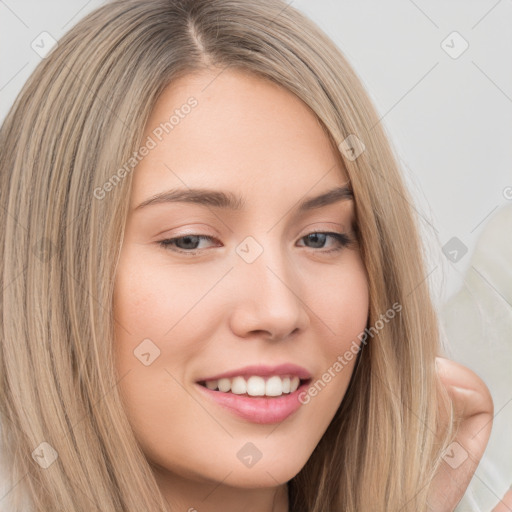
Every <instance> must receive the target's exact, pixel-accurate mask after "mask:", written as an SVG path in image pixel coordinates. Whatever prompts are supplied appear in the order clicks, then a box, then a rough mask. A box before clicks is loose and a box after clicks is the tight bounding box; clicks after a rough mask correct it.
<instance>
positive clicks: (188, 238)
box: [177, 235, 199, 249]
mask: <svg viewBox="0 0 512 512" xmlns="http://www.w3.org/2000/svg"><path fill="white" fill-rule="evenodd" d="M181 241H182V243H180V240H178V241H177V243H178V245H185V247H181V248H182V249H197V245H198V243H199V237H198V236H196V235H188V236H183V237H181ZM190 241H192V245H193V247H190V245H188V244H187V242H188V243H190Z"/></svg>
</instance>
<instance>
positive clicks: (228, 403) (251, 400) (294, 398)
mask: <svg viewBox="0 0 512 512" xmlns="http://www.w3.org/2000/svg"><path fill="white" fill-rule="evenodd" d="M237 375H240V374H237ZM253 375H254V374H253ZM208 380H209V379H208ZM308 386H309V380H308V381H307V382H304V383H303V384H302V385H301V386H299V387H298V388H297V389H296V390H295V391H294V392H293V393H288V394H286V395H281V396H276V397H266V396H258V397H251V396H244V395H236V394H234V393H223V392H222V391H213V390H211V389H208V388H207V387H204V386H201V385H200V384H198V387H199V388H200V389H201V392H202V393H206V396H208V397H209V398H211V399H213V400H215V401H216V402H217V403H218V404H220V405H221V406H222V407H225V408H226V409H228V410H229V411H230V412H232V413H234V414H236V415H237V416H239V417H241V418H244V419H246V420H248V421H251V422H253V423H260V424H268V423H279V422H281V421H284V420H285V419H286V418H288V416H290V415H291V414H293V413H294V412H296V411H297V410H298V409H299V408H300V406H301V405H302V403H301V402H300V401H299V395H300V393H302V392H303V391H305V390H306V389H307V388H308Z"/></svg>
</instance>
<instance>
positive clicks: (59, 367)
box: [0, 0, 451, 512]
mask: <svg viewBox="0 0 512 512" xmlns="http://www.w3.org/2000/svg"><path fill="white" fill-rule="evenodd" d="M207 67H214V68H215V69H218V70H219V72H222V70H224V69H226V68H227V67H232V68H238V69H242V70H246V71H247V72H251V73H255V74H257V75H258V76H262V77H265V78H267V79H268V80H272V81H274V82H276V83H278V84H280V85H281V86H283V87H285V88H286V89H288V90H289V91H291V92H292V93H294V94H295V95H297V96H298V97H299V98H300V99H301V100H302V101H303V102H304V103H306V104H307V105H308V106H309V107H310V108H311V109H312V110H313V111H314V112H315V113H316V115H317V116H318V118H319V120H320V121H321V123H322V124H323V126H324V128H325V131H326V133H327V135H328V136H329V137H330V139H331V140H332V143H333V145H334V146H335V147H340V148H343V147H344V146H343V145H341V146H340V144H342V143H343V141H345V139H346V138H347V137H348V136H349V135H355V136H356V137H357V138H358V139H359V140H360V141H362V142H363V143H364V146H365V149H364V151H363V152H362V153H361V154H360V155H359V156H358V157H357V158H355V159H354V158H351V157H350V154H348V153H347V152H346V151H343V150H342V149H340V150H339V151H340V155H341V157H342V158H343V162H344V164H345V168H346V170H347V173H348V176H349V179H350V183H351V185H352V190H353V193H354V198H355V207H356V216H357V224H358V231H359V237H360V246H361V252H362V257H363V261H364V264H365V266H366V269H367V273H368V277H369V291H370V308H369V315H368V326H369V327H371V326H373V325H375V323H376V322H378V320H379V319H380V318H381V314H383V313H384V312H386V311H387V310H389V309H390V307H391V305H392V304H395V303H398V304H400V305H401V306H402V308H401V311H400V313H399V314H397V315H396V317H395V318H394V319H393V320H392V321H390V322H388V323H387V324H386V326H385V328H383V329H380V330H378V332H377V333H376V334H374V335H373V336H372V337H371V339H369V340H368V342H367V343H366V344H365V346H364V348H363V350H362V351H361V352H360V353H359V355H358V361H357V366H356V369H355V371H354V374H353V376H352V379H351V382H350V385H349V389H348V390H347V393H346V395H345V397H344V400H343V402H342V404H341V406H340V408H339V410H338V411H337V413H336V415H335V417H334V419H333V421H332V423H331V424H330V425H329V427H328V429H327V431H326V432H325V434H324V436H323V437H322V439H321V440H320V442H319V444H318V446H317V447H316V449H315V450H314V452H313V453H312V455H311V457H310V459H309V460H308V462H307V463H306V465H305V466H304V467H303V468H302V469H301V470H300V472H299V473H298V474H297V475H296V477H295V478H293V479H292V480H291V481H290V482H289V498H290V510H291V511H294V512H297V511H304V512H327V511H331V510H339V511H341V510H343V511H349V512H356V511H357V512H362V511H368V510H372V511H385V510H386V511H388V510H401V511H403V512H406V511H414V512H418V511H423V510H426V508H427V504H426V496H427V490H428V486H429V483H430V481H431V478H432V476H433V474H434V471H435V470H436V468H437V467H438V465H439V464H440V454H441V452H442V450H443V449H444V447H445V446H447V444H448V442H449V440H450V439H451V432H450V431H449V430H446V433H445V434H444V435H441V436H439V432H438V430H439V424H440V416H439V415H440V407H439V399H438V392H439V390H440V386H439V381H438V380H437V376H436V372H435V364H434V362H435V361H434V359H435V355H436V354H438V352H439V351H440V347H439V336H438V327H437V319H436V315H435V311H434V308H433V305H432V303H431V299H430V295H429V290H428V284H427V282H426V280H425V277H426V272H425V268H424V263H423V256H422V249H421V244H420V241H419V237H418V234H417V231H418V227H417V225H416V220H415V218H414V217H413V213H412V211H411V206H410V202H411V199H410V198H409V195H408V193H407V191H406V190H405V188H404V185H403V183H402V178H401V175H400V170H399V168H398V165H397V163H396V161H397V160H396V158H395V155H394V154H393V151H392V149H391V147H390V144H389V142H388V140H387V135H386V134H385V132H384V129H383V127H382V125H381V124H380V123H379V117H378V115H377V113H376V110H375V108H374V107H373V105H372V103H371V101H370V99H369V97H368V95H367V93H366V92H365V90H364V88H363V86H362V85H361V81H360V80H359V78H358V77H357V75H356V73H355V72H354V71H353V69H352V68H351V67H350V65H349V64H348V62H347V61H346V59H345V58H344V56H343V54H342V53H341V52H340V51H339V50H338V49H337V48H336V46H335V45H334V44H333V43H332V42H331V41H330V40H329V39H328V37H327V36H326V35H324V34H323V33H322V31H321V30H320V29H319V28H318V27H317V26H316V25H314V24H313V23H312V22H311V21H309V20H308V19H307V18H306V17H305V16H304V15H302V14H301V13H300V12H299V11H298V10H296V9H294V8H293V7H291V6H289V5H286V4H285V3H284V2H283V1H281V0H263V1H257V2H256V1H253V0H189V1H185V0H182V1H178V0H150V1H148V0H118V1H114V2H112V3H109V4H107V5H104V6H102V7H101V8H99V9H97V10H96V11H94V12H93V13H91V14H89V15H88V16H86V17H85V18H84V19H83V20H81V21H80V22H79V23H78V24H77V25H76V26H75V27H74V28H72V29H71V30H70V31H69V32H68V33H67V34H66V35H65V36H64V37H63V38H62V39H61V40H60V41H59V43H58V46H57V47H56V48H54V50H53V51H52V52H51V53H50V55H48V56H47V57H46V58H44V59H43V60H42V62H41V63H40V64H39V66H38V67H37V69H36V70H35V72H34V73H33V74H32V76H31V77H30V79H29V80H28V81H27V83H26V84H25V86H24V87H23V90H22V91H21V93H20V94H19V96H18V97H17V99H16V101H15V103H14V105H13V107H12V108H11V110H10V112H9V114H8V115H7V118H6V119H5V122H4V123H3V126H2V128H1V131H0V141H1V148H2V153H1V156H0V205H1V206H2V208H0V218H1V224H2V228H3V229H1V230H0V251H1V253H0V254H1V256H0V261H1V262H2V271H1V274H0V290H2V292H1V299H0V301H1V302H0V304H1V313H2V322H1V327H0V329H1V331H0V332H1V338H0V342H1V346H0V370H1V372H0V373H1V376H0V379H1V394H0V413H1V420H2V443H3V450H4V457H5V461H6V465H7V466H8V467H9V469H10V471H11V475H12V480H13V486H14V488H13V489H12V490H11V492H10V493H9V496H8V498H12V503H13V505H12V507H11V510H14V511H21V510H23V508H22V505H21V503H22V501H23V495H24V494H25V496H29V497H30V500H31V503H32V504H33V507H34V510H35V511H37V512H39V511H47V510H52V511H70V510H73V511H74V512H90V511H91V510H95V509H96V507H97V509H98V510H102V511H104V512H119V511H120V510H123V511H137V512H139V511H141V510H149V511H151V512H157V511H161V512H164V511H169V510H170V508H169V505H168V504H167V503H166V501H165V500H164V498H163V497H162V495H161V493H160V492H159V489H158V486H157V484H156V481H155V479H154V476H153V474H152V472H151V469H150V466H149V465H148V462H147V460H146V458H145V457H144V453H143V452H142V450H141V449H140V447H139V445H138V444H137V442H136V439H135V437H134V435H133V432H132V430H131V428H130V424H129V422H128V420H127V417H126V415H125V412H124V410H123V407H122V402H121V399H120V396H119V394H118V389H117V386H116V385H117V384H118V383H119V381H120V380H121V379H123V378H124V377H125V375H117V374H116V373H115V370H114V361H113V350H112V346H113V333H114V329H113V326H114V321H115V320H114V318H113V315H112V297H113V281H114V279H113V277H114V275H115V272H116V264H117V261H118V257H119V253H120V249H121V245H122V240H123V230H124V225H125V221H126V215H127V207H128V198H129V195H130V189H131V181H132V180H131V178H132V173H131V172H126V176H124V175H123V179H122V180H120V181H119V180H118V181H119V183H116V184H115V186H112V187H111V190H109V193H108V196H107V197H105V198H103V199H98V197H97V194H96V195H95V193H94V191H95V189H96V190H97V188H98V187H101V186H102V184H105V183H106V182H108V181H110V180H111V178H112V176H113V174H115V172H116V171H117V169H119V167H120V166H121V165H122V164H123V163H124V162H127V161H129V159H130V157H132V156H133V153H134V151H136V150H137V148H139V147H140V146H141V144H142V143H143V141H142V133H143V130H144V127H145V124H146V121H147V119H148V117H149V114H150V112H151V110H152V108H153V106H154V104H155V102H156V99H157V98H158V96H159V94H160V93H161V92H162V91H163V89H164V88H165V87H166V85H168V84H169V83H170V82H171V81H173V80H174V79H176V78H177V77H179V76H182V75H184V74H187V73H190V72H192V71H195V70H200V69H204V68H207ZM198 108H200V103H199V107H198ZM42 443H46V444H42ZM52 450H54V451H52ZM55 456H57V458H56V459H55ZM16 483H17V485H14V484H16Z"/></svg>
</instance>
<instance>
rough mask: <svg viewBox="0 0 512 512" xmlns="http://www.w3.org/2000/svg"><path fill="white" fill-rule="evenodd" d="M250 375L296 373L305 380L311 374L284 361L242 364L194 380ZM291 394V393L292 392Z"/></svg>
mask: <svg viewBox="0 0 512 512" xmlns="http://www.w3.org/2000/svg"><path fill="white" fill-rule="evenodd" d="M252 375H258V376H261V377H266V376H268V375H281V376H285V375H292V376H294V375H296V376H297V377H299V379H301V380H306V379H310V378H311V374H310V373H309V372H308V371H307V370H306V369H305V368H303V367H302V366H298V365H296V364H291V363H286V364H279V365H277V366H261V365H260V366H257V365H252V366H244V367H243V368H239V369H238V370H231V371H229V372H224V373H219V374H217V375H213V376H211V377H205V378H204V379H199V380H198V381H196V382H205V381H207V380H219V379H231V378H233V377H238V376H241V377H250V376H252ZM292 394H293V393H292Z"/></svg>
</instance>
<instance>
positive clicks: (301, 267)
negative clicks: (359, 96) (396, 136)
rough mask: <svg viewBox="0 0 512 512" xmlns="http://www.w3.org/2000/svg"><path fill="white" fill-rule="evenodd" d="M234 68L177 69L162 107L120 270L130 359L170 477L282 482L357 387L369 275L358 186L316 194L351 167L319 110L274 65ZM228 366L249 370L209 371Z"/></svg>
mask: <svg viewBox="0 0 512 512" xmlns="http://www.w3.org/2000/svg"><path fill="white" fill-rule="evenodd" d="M218 73H219V71H216V72H212V73H211V74H209V73H206V72H203V73H199V74H194V75H188V76H185V77H183V78H181V79H179V80H177V81H175V82H173V84H172V85H171V86H170V87H168V88H167V89H166V90H165V91H164V93H163V94H162V96H161V97H160V98H159V101H158V103H157V105H156V106H155V108H154V110H153V112H152V114H151V117H150V119H149V122H148V123H147V129H146V133H145V136H144V139H143V140H144V144H145V145H146V148H147V151H144V150H142V151H141V152H139V153H140V154H142V153H145V154H146V156H144V157H143V158H142V159H141V160H140V162H139V164H138V165H137V167H136V169H135V170H134V171H133V172H134V176H133V189H132V193H131V198H130V205H131V209H130V213H129V217H128V220H127V225H126V232H125V237H124V240H123V246H122V251H121V258H120V261H119V266H118V269H117V274H116V280H115V294H114V313H115V319H116V339H115V350H116V369H117V372H118V374H119V375H120V376H125V377H124V378H123V379H122V380H121V382H120V384H119V386H120V391H121V394H122V398H123V401H124V403H125V406H126V412H127V415H128V418H129V421H130V423H131V425H132V427H133V430H134V433H135V435H136V437H137V439H138V441H139V443H140V445H141V447H142V449H143V450H144V453H145V454H146V456H147V458H148V459H149V460H150V462H151V463H152V465H153V466H154V467H155V468H156V470H157V473H158V475H159V477H160V478H161V479H167V481H178V480H180V482H181V483H183V482H184V481H187V482H189V483H190V484H191V485H193V484H204V483H212V482H220V481H222V482H223V485H229V486H232V487H239V488H241V487H244V488H254V489H255V488H263V487H275V486H276V485H278V484H280V483H283V482H286V481H288V480H290V479H291V478H293V477H294V476H295V475H296V474H297V473H298V472H299V471H300V469H301V468H302V467H303V466H304V464H305V463H306V461H307V460H308V458H309V457H310V455H311V453H312V452H313V450H314V448H315V446H316V445H317V443H318V442H319V440H320V438H321V437H322V435H323V434H324V432H325V430H326V429H327V427H328V425H329V423H330V422H331V420H332V418H333V416H334V414H335V413H336V410H337V409H338V407H339V405H340V403H341V401H342V399H343V396H344V394H345V391H346V388H347V385H348V383H349V380H350V377H351V374H352V370H353V366H354V363H355V357H354V358H352V359H351V360H347V359H346V358H343V355H344V354H345V353H346V352H347V351H348V350H350V348H351V347H352V348H353V347H354V346H355V343H354V342H356V343H357V345H359V340H358V338H357V336H358V335H359V334H360V333H361V331H363V330H364V328H365V326H366V320H367V314H368V288H367V276H366V272H365V269H364V266H363V263H362V260H361V256H360V253H359V251H358V248H357V245H356V243H355V239H354V236H355V235H354V232H353V224H354V222H355V219H354V205H353V201H352V200H351V199H350V197H349V198H347V196H346V195H344V194H343V193H341V194H336V193H333V194H331V195H330V196H326V197H324V199H323V200H322V199H319V200H317V201H313V202H311V200H312V199H313V198H316V197H320V196H323V195H324V194H326V193H327V192H329V191H331V190H333V189H339V188H341V187H345V186H346V185H347V184H348V182H347V176H346V174H345V172H344V169H343V164H342V162H341V159H340V158H339V155H338V154H337V152H336V151H335V150H334V149H333V148H332V147H331V145H330V142H329V139H328V137H327V136H326V134H325V133H324V131H323V130H322V128H321V125H320V124H319V122H318V121H317V120H316V118H315V116H314V115H313V113H312V112H311V111H310V110H309V109H308V108H307V107H306V106H305V105H304V104H303V103H302V102H301V101H300V100H298V99H297V98H296V97H295V96H294V95H292V94H291V93H289V92H287V91H286V90H284V89H282V88H280V87H279V86H277V85H274V84H272V83H270V82H267V81H264V80H262V79H260V78H256V77H254V76H251V75H248V74H246V73H243V72H240V71H232V70H226V71H224V72H221V73H220V74H218ZM192 97H193V98H194V99H191V98H192ZM186 105H188V106H189V107H186ZM173 115H174V117H173V118H172V116H173ZM165 123H167V125H166V124H165ZM171 191H172V192H171ZM206 192H208V195H206ZM164 193H165V194H168V197H167V199H168V200H164V199H165V197H163V198H162V196H161V197H160V200H158V201H154V202H152V203H149V204H146V205H145V206H140V207H138V206H139V205H141V204H142V203H144V202H146V201H147V200H148V199H151V198H154V197H155V196H157V195H159V194H164ZM221 194H222V195H221ZM173 198H174V199H173ZM225 198H227V199H229V204H228V201H227V200H226V199H225ZM171 199H173V200H171ZM105 200H107V199H105ZM231 203H233V204H231ZM137 207H138V208H137ZM315 232H316V233H317V234H316V235H315V234H314V233H315ZM169 239H173V241H171V242H168V243H167V245H164V244H163V243H162V241H164V240H169ZM346 239H349V240H351V241H352V242H351V243H349V244H348V245H346V244H345V241H346ZM352 352H354V350H352ZM338 357H340V358H343V361H344V363H343V364H342V363H340V362H339V361H340V359H338ZM337 362H338V363H337ZM281 365H290V366H289V367H286V366H282V367H281V368H275V367H278V366H281ZM249 366H251V367H258V366H262V367H264V368H252V369H251V368H249V369H246V367H249ZM340 366H342V369H341V370H340V369H339V367H340ZM336 369H337V370H338V371H336ZM301 372H302V373H301ZM225 373H229V375H231V376H232V377H237V376H238V377H241V376H242V377H243V376H245V379H244V378H236V379H233V380H231V379H223V380H222V381H219V382H218V383H217V384H218V386H220V387H221V388H222V389H223V390H216V391H215V390H213V389H208V388H207V387H206V386H204V385H202V384H201V382H202V383H204V381H205V380H209V386H210V387H212V388H213V387H214V386H215V384H216V382H215V377H217V376H219V375H221V374H225ZM325 375H327V376H325ZM249 377H251V378H249ZM253 377H254V378H253ZM270 377H272V379H270ZM279 377H284V380H283V379H282V378H279ZM286 377H288V379H287V378H286ZM297 377H299V378H300V379H301V381H300V386H301V387H300V388H299V389H298V390H297V391H295V392H293V393H292V392H291V390H290V389H289V386H292V390H293V385H294V382H296V380H297ZM306 378H309V379H310V383H311V384H315V382H317V381H320V384H317V393H316V395H315V396H312V395H313V394H314V392H313V393H311V394H307V395H306V393H305V392H304V390H305V389H307V387H308V386H307V383H306V384H303V380H304V379H306ZM229 384H232V385H233V391H228V392H226V391H225V390H226V389H228V388H225V387H224V386H229ZM245 384H247V386H248V387H246V388H244V385H245ZM283 387H284V389H283ZM264 390H265V392H268V393H269V395H280V394H281V393H282V394H281V396H266V397H265V396H258V394H259V393H262V392H263V391H264ZM247 391H248V393H247ZM299 397H300V398H301V400H299Z"/></svg>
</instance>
